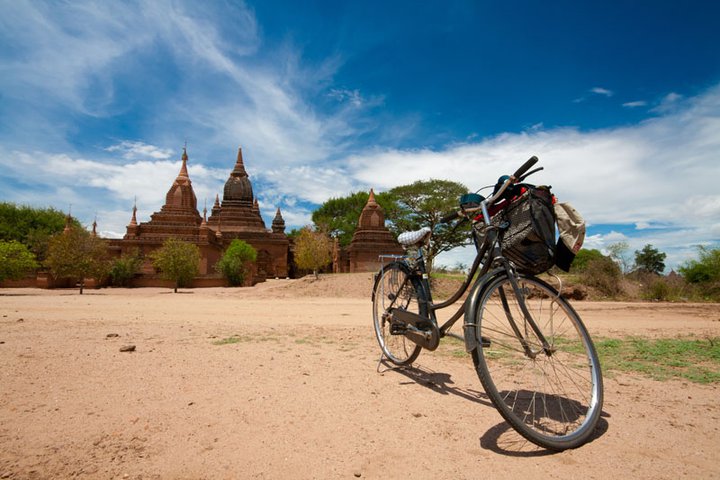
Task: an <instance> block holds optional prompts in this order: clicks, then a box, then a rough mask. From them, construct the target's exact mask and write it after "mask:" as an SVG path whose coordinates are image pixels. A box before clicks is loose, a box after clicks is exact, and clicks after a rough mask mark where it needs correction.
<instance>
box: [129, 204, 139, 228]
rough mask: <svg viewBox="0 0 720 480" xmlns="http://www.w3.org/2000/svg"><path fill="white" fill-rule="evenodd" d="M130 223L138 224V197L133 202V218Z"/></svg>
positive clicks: (132, 224)
mask: <svg viewBox="0 0 720 480" xmlns="http://www.w3.org/2000/svg"><path fill="white" fill-rule="evenodd" d="M130 225H131V226H133V227H134V226H137V199H136V200H135V202H134V203H133V213H132V218H131V219H130Z"/></svg>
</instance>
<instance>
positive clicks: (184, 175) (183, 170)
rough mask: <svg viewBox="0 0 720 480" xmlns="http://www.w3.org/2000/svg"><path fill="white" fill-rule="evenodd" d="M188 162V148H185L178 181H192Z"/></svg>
mask: <svg viewBox="0 0 720 480" xmlns="http://www.w3.org/2000/svg"><path fill="white" fill-rule="evenodd" d="M187 161H188V155H187V147H183V154H182V166H181V167H180V173H178V177H177V180H178V181H186V180H189V179H190V175H188V170H187Z"/></svg>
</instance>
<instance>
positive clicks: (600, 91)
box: [590, 87, 615, 97]
mask: <svg viewBox="0 0 720 480" xmlns="http://www.w3.org/2000/svg"><path fill="white" fill-rule="evenodd" d="M590 91H591V92H592V93H594V94H596V95H602V96H604V97H612V96H613V95H614V94H615V93H614V92H613V91H612V90H608V89H607V88H602V87H595V88H591V89H590Z"/></svg>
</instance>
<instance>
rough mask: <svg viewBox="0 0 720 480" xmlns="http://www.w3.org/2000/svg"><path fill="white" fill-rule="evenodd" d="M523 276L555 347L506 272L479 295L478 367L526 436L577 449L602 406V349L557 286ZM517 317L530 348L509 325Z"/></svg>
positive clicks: (507, 414) (508, 416)
mask: <svg viewBox="0 0 720 480" xmlns="http://www.w3.org/2000/svg"><path fill="white" fill-rule="evenodd" d="M517 280H518V283H519V286H520V288H521V290H522V291H523V294H524V296H525V297H526V305H527V309H528V311H529V312H530V314H531V315H532V317H533V318H534V319H535V321H536V324H537V326H538V327H539V329H540V330H541V331H542V333H543V335H544V336H545V339H546V341H547V343H548V344H549V345H550V347H551V349H550V350H549V353H548V352H546V351H544V350H543V348H542V345H541V343H540V341H539V340H538V338H537V336H536V334H535V333H534V332H533V331H532V329H531V328H530V326H529V324H528V322H527V321H525V316H524V315H523V313H522V311H521V309H520V305H519V303H518V300H517V297H516V295H515V292H514V290H513V288H512V285H511V283H510V279H509V278H508V276H507V274H505V273H502V274H500V275H499V276H497V277H495V278H494V279H491V280H490V281H489V283H488V284H487V285H486V286H485V287H484V288H483V289H482V292H481V294H480V295H481V299H480V303H479V308H478V310H477V313H476V315H475V321H476V327H475V332H476V335H477V340H478V343H477V345H478V347H477V348H475V349H473V350H472V352H471V354H472V358H473V362H474V364H475V370H476V371H477V374H478V377H479V378H480V382H481V383H482V385H483V387H484V388H485V392H486V393H487V394H488V396H489V397H490V399H491V400H492V402H493V404H494V405H495V407H496V408H497V410H498V411H499V412H500V414H501V415H502V416H503V418H504V419H505V420H506V421H507V422H508V423H509V424H510V425H511V426H512V427H513V428H514V429H515V430H516V431H517V432H518V433H519V434H520V435H522V436H523V437H525V438H526V439H527V440H529V441H531V442H533V443H535V444H537V445H540V446H541V447H545V448H548V449H551V450H558V451H560V450H566V449H570V448H577V447H579V446H581V445H583V444H585V443H586V442H587V441H588V440H589V439H590V438H591V436H592V434H593V432H594V430H595V427H596V425H597V423H598V420H599V419H600V414H601V412H602V404H603V383H602V372H601V369H600V362H599V360H598V356H597V352H596V350H595V347H594V345H593V343H592V340H591V339H590V335H589V334H588V331H587V329H586V328H585V326H584V325H583V323H582V320H581V319H580V317H579V316H578V314H577V312H575V310H574V309H573V308H572V306H571V305H570V304H569V303H568V302H567V301H566V300H565V299H563V298H562V297H560V295H559V294H558V292H557V290H555V288H553V287H552V286H550V285H548V284H547V283H545V282H544V281H542V280H540V279H538V278H536V277H529V276H519V277H518V278H517ZM503 294H504V296H505V303H503V298H502V296H503ZM506 305H507V308H506ZM508 311H509V312H510V314H508V313H507V312H508ZM511 316H512V318H514V320H515V325H516V327H517V329H518V330H519V331H520V332H521V334H522V335H523V336H524V338H525V339H526V340H527V345H528V347H529V348H530V349H531V350H530V351H529V353H528V352H527V351H526V350H525V349H524V348H523V346H522V345H521V343H520V341H519V340H518V337H517V335H516V333H515V332H514V330H513V328H512V326H511V324H510V321H509V318H510V317H511ZM533 355H535V356H534V357H533Z"/></svg>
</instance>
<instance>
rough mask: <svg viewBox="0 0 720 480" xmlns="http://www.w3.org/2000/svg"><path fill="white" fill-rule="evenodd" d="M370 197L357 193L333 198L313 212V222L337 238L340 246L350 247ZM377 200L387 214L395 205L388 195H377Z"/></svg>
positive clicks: (367, 194)
mask: <svg viewBox="0 0 720 480" xmlns="http://www.w3.org/2000/svg"><path fill="white" fill-rule="evenodd" d="M369 196H370V194H369V193H368V192H355V193H351V194H350V195H348V196H347V197H339V198H331V199H330V200H328V201H326V202H325V203H323V204H322V205H321V206H320V208H318V209H317V210H315V211H314V212H313V214H312V221H313V223H314V224H315V226H316V227H317V228H318V230H320V231H323V232H326V233H327V234H328V235H330V236H332V237H335V238H337V239H338V241H339V243H340V245H341V246H343V247H346V246H348V245H350V241H351V240H352V236H353V233H355V229H356V228H357V225H358V220H359V219H360V213H361V212H362V209H363V208H364V207H365V205H366V204H367V201H368V197H369ZM375 200H376V201H377V202H378V204H380V206H381V207H382V208H383V210H385V212H387V211H388V209H390V208H391V207H392V206H393V205H394V201H393V199H392V198H390V195H388V194H387V193H377V194H375Z"/></svg>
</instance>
